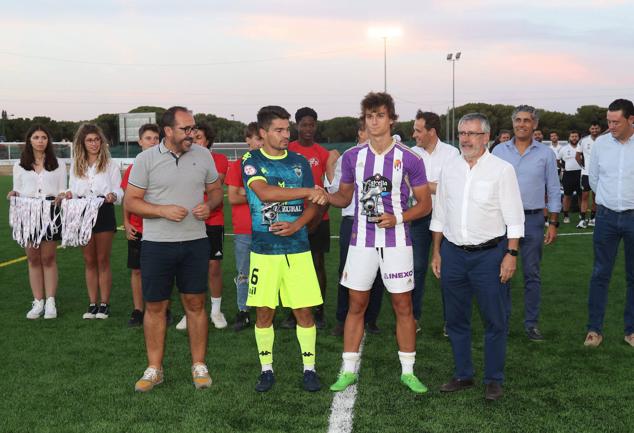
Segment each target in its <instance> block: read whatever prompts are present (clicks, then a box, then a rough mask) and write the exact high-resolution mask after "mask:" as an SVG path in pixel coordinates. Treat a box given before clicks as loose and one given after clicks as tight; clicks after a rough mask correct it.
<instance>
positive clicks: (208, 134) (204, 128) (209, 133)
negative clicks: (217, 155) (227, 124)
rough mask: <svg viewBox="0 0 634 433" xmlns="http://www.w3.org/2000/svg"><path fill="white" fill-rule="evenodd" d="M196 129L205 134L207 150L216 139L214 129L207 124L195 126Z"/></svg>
mask: <svg viewBox="0 0 634 433" xmlns="http://www.w3.org/2000/svg"><path fill="white" fill-rule="evenodd" d="M196 128H198V130H199V131H201V132H202V133H203V134H205V138H206V139H207V149H209V148H210V147H211V146H212V145H213V144H214V140H215V139H216V131H214V128H213V127H212V126H211V125H210V124H208V123H200V124H198V125H196Z"/></svg>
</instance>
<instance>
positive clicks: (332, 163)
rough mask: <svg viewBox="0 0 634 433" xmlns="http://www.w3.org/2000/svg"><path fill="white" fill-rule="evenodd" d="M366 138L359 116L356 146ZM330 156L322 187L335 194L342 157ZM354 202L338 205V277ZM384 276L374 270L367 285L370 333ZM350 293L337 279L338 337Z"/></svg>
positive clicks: (333, 152) (345, 253) (375, 330)
mask: <svg viewBox="0 0 634 433" xmlns="http://www.w3.org/2000/svg"><path fill="white" fill-rule="evenodd" d="M367 141H368V133H367V131H366V129H365V119H360V120H359V123H358V129H357V146H361V145H364V144H365V143H367ZM330 155H331V158H330V159H329V160H328V170H326V179H325V180H324V183H325V187H326V189H327V190H328V192H329V193H331V194H334V193H335V192H337V191H339V183H340V182H341V164H342V162H343V160H342V158H341V157H339V152H337V151H336V150H331V151H330ZM354 210H355V203H350V204H349V205H348V207H346V208H343V209H341V224H340V225H339V280H341V275H342V274H343V268H344V266H345V264H346V258H347V257H348V247H349V246H350V236H351V235H352V223H353V222H354ZM384 290H385V286H384V285H383V279H382V278H381V275H380V274H379V273H377V276H376V278H375V279H374V282H373V283H372V289H370V301H369V303H368V309H367V310H366V311H365V316H364V322H365V329H366V331H367V332H369V333H370V334H378V333H379V332H381V330H380V329H379V327H378V326H377V324H376V321H377V319H378V317H379V312H380V311H381V301H382V300H383V291H384ZM348 307H349V295H348V288H347V287H344V286H343V285H342V284H341V283H339V285H338V288H337V312H336V319H337V324H336V326H335V327H334V328H333V330H332V335H334V336H336V337H341V336H342V335H343V328H344V323H345V321H346V316H347V315H348Z"/></svg>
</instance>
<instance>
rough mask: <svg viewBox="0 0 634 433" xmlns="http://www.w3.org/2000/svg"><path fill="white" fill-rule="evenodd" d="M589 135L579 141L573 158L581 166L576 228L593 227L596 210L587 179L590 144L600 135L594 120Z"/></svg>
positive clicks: (599, 129)
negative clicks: (578, 216)
mask: <svg viewBox="0 0 634 433" xmlns="http://www.w3.org/2000/svg"><path fill="white" fill-rule="evenodd" d="M588 131H589V132H590V135H586V136H585V137H583V138H582V139H581V141H579V145H578V146H577V154H576V155H575V159H576V160H577V163H578V164H579V165H580V166H581V209H580V210H581V217H582V218H581V221H579V224H577V228H578V229H585V228H586V227H594V217H595V215H596V212H597V204H596V203H595V197H594V193H592V188H590V181H589V180H588V169H589V168H590V153H591V150H592V146H593V145H594V142H595V141H596V139H597V138H599V135H601V125H599V122H597V121H596V120H595V121H593V122H592V123H591V124H590V128H589V129H588ZM591 193H592V213H591V215H590V219H588V198H589V196H590V194H591Z"/></svg>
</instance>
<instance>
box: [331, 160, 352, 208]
mask: <svg viewBox="0 0 634 433" xmlns="http://www.w3.org/2000/svg"><path fill="white" fill-rule="evenodd" d="M342 161H343V157H339V159H338V160H337V164H336V165H335V174H334V176H333V177H332V182H329V181H328V177H324V188H326V189H327V190H328V192H329V193H331V194H334V193H336V192H337V191H339V183H341V163H342ZM354 206H355V204H354V200H351V201H350V204H349V205H348V206H347V207H345V208H343V209H341V216H344V217H351V216H354Z"/></svg>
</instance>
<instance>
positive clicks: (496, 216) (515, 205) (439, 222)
mask: <svg viewBox="0 0 634 433" xmlns="http://www.w3.org/2000/svg"><path fill="white" fill-rule="evenodd" d="M429 229H430V230H431V231H434V232H442V233H443V235H444V236H445V237H446V238H447V240H448V241H449V242H451V243H453V244H456V245H479V244H482V243H484V242H487V241H490V240H491V239H495V238H497V237H499V236H503V235H504V234H505V233H506V234H507V236H508V237H509V238H510V239H516V238H521V237H523V236H524V209H523V207H522V199H521V197H520V188H519V185H518V183H517V177H516V176H515V170H514V169H513V166H512V165H511V164H509V163H508V162H506V161H503V160H502V159H500V158H498V157H497V156H495V155H491V154H490V153H489V151H488V150H485V152H484V154H483V155H482V156H481V157H480V158H479V159H478V161H477V162H476V164H475V165H474V166H473V167H469V164H468V163H467V161H465V159H464V158H463V157H462V156H457V157H455V158H452V159H451V160H450V161H447V163H446V164H445V166H444V167H443V169H442V171H441V173H440V182H438V189H437V190H436V206H435V207H434V210H433V213H432V218H431V224H430V226H429Z"/></svg>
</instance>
